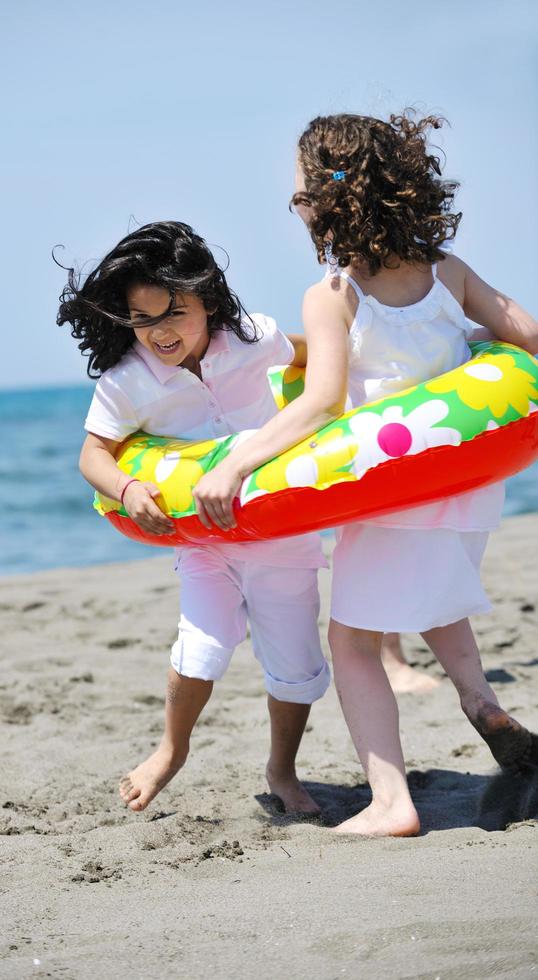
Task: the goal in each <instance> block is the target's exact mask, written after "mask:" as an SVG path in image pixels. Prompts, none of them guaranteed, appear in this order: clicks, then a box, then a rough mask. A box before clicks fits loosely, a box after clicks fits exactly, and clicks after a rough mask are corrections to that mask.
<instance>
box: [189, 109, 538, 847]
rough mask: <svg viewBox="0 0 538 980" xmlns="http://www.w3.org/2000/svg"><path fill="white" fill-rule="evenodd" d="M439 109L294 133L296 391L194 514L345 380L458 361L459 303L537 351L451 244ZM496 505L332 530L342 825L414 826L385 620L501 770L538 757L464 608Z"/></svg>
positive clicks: (386, 390)
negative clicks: (299, 282)
mask: <svg viewBox="0 0 538 980" xmlns="http://www.w3.org/2000/svg"><path fill="white" fill-rule="evenodd" d="M441 122H442V121H441V120H440V119H437V118H435V117H427V118H425V119H421V120H418V121H415V120H414V118H413V116H412V115H411V114H405V115H402V116H391V117H390V120H389V121H388V122H383V121H381V120H379V119H372V118H369V117H365V116H355V115H336V116H326V117H318V118H317V119H314V120H313V122H311V123H310V125H309V126H308V127H307V129H306V130H305V132H304V133H303V135H302V136H301V138H300V140H299V147H298V161H297V178H296V193H295V194H294V196H293V198H292V203H293V205H294V206H295V208H296V209H297V211H298V212H299V214H300V216H301V217H302V218H303V220H304V221H305V223H306V225H307V227H308V230H309V232H310V235H311V238H312V241H313V243H314V245H315V248H316V252H317V255H318V259H319V260H320V261H322V262H323V261H325V262H326V263H327V266H328V275H327V276H326V277H325V279H324V280H323V281H322V282H320V283H318V284H317V285H315V286H313V287H311V288H310V289H309V290H308V291H307V293H306V296H305V300H304V306H303V314H304V326H305V334H306V338H307V342H308V367H307V375H306V387H305V392H304V395H303V396H302V397H300V398H298V399H297V400H296V401H295V402H293V403H292V404H291V405H289V406H288V407H286V408H285V409H284V410H283V411H282V412H281V413H280V414H279V415H278V416H277V417H276V418H274V419H273V420H272V421H270V422H269V423H268V424H267V425H266V426H265V427H264V428H263V429H262V430H261V431H260V432H259V433H257V434H256V435H255V436H253V437H252V438H251V439H249V440H247V441H245V442H244V443H243V444H242V445H241V446H238V447H237V448H236V449H235V450H234V451H233V452H232V454H231V455H230V456H229V457H228V458H227V460H226V461H225V462H224V463H222V464H221V465H220V466H219V467H217V468H216V469H215V470H214V471H213V472H212V473H210V474H208V475H207V476H205V477H203V478H202V480H201V481H200V483H199V484H198V486H197V487H196V490H195V495H196V498H197V501H198V508H199V513H200V515H201V517H202V519H203V520H206V521H210V520H212V521H214V522H215V523H217V524H219V525H220V526H224V527H230V526H233V512H232V510H231V506H230V502H231V499H232V498H233V495H234V493H235V489H236V487H237V485H238V483H239V482H240V481H241V479H243V478H244V477H245V476H246V475H247V474H248V473H250V472H251V470H253V469H255V468H256V467H257V466H259V465H260V464H261V463H263V462H265V460H267V459H270V458H272V457H274V456H275V455H277V454H278V453H280V452H282V451H283V450H285V449H287V448H288V447H289V446H290V445H294V444H295V443H297V442H299V441H300V440H301V439H303V438H305V437H306V436H307V435H309V434H310V433H311V432H313V431H315V430H316V429H318V428H319V427H320V426H321V425H323V424H324V422H325V421H327V420H329V419H333V418H334V417H336V416H337V415H338V414H340V413H341V411H342V410H343V408H344V402H345V398H346V393H347V392H349V395H350V397H351V400H352V403H353V406H354V407H356V406H359V405H361V404H363V403H364V402H370V401H374V400H375V399H378V398H382V397H384V396H386V395H387V394H390V393H393V392H394V393H396V392H399V391H401V390H404V389H406V388H410V387H411V386H413V385H415V384H418V383H420V382H424V381H428V380H430V379H432V378H434V377H435V376H436V375H439V374H443V373H444V372H448V371H450V370H451V369H452V368H455V367H458V366H459V365H461V364H463V363H465V362H466V361H467V360H468V359H469V357H470V349H469V347H468V344H467V340H468V338H469V336H470V333H471V331H472V327H471V325H470V324H468V322H467V320H466V316H468V317H470V318H471V319H473V320H474V321H476V322H477V323H479V324H483V325H484V326H486V327H487V328H489V330H490V331H491V332H492V333H493V334H494V335H495V336H496V337H498V338H499V339H501V340H505V341H509V342H512V343H515V344H518V345H519V346H521V347H525V348H526V349H527V350H529V351H531V352H532V351H533V350H534V351H536V350H537V349H538V325H537V324H536V323H535V322H534V321H533V320H532V318H531V317H530V316H529V315H528V314H527V313H525V311H524V310H523V309H521V307H520V306H518V305H517V303H515V302H514V301H513V300H511V299H508V298H507V297H506V296H503V294H502V293H499V292H498V291H497V290H495V289H493V288H492V287H490V286H488V285H487V284H486V283H485V282H483V281H482V280H481V279H479V277H478V276H477V275H476V273H474V272H473V271H472V270H471V269H470V268H469V267H468V266H467V265H465V263H464V262H462V261H461V260H460V259H458V258H456V257H455V256H453V255H448V254H447V252H446V243H447V242H450V241H451V239H452V238H453V237H454V235H455V233H456V229H457V227H458V223H459V220H460V217H461V215H460V214H458V213H456V212H454V211H453V210H452V205H453V198H454V194H455V190H456V186H457V185H456V184H455V183H454V182H450V181H445V180H443V179H442V178H441V171H440V165H439V160H438V158H437V157H436V156H435V155H434V154H433V153H432V152H431V150H430V149H429V147H428V143H427V137H428V133H429V131H430V130H431V129H432V128H433V129H437V128H438V127H439V126H440V125H441ZM433 421H434V422H435V421H438V420H437V419H434V420H433ZM432 424H433V423H432ZM358 439H359V442H360V436H359V437H358ZM432 440H435V433H433V435H432ZM432 444H435V441H433V443H432ZM379 452H380V453H382V452H383V448H382V447H380V448H379ZM385 457H386V458H387V459H389V458H390V457H389V455H387V454H385ZM381 458H383V457H381ZM502 501H503V487H502V486H499V485H496V486H491V487H486V488H483V489H481V490H477V491H473V492H470V493H466V494H462V495H461V496H459V497H453V498H451V499H446V500H443V501H440V502H438V503H433V504H428V505H425V506H421V507H417V508H414V509H411V510H407V511H400V512H398V513H396V514H388V515H383V516H382V517H379V518H372V519H369V520H365V521H361V522H360V523H356V524H349V525H347V526H346V527H344V528H343V529H342V530H341V532H340V533H339V534H338V540H337V545H336V549H335V552H334V558H333V564H334V570H333V589H332V608H331V616H332V618H331V624H330V630H329V641H330V645H331V650H332V654H333V661H334V671H335V679H336V685H337V688H338V693H339V696H340V700H341V703H342V707H343V711H344V715H345V718H346V721H347V724H348V727H349V730H350V732H351V735H352V738H353V741H354V743H355V746H356V748H357V751H358V754H359V756H360V759H361V762H362V764H363V766H364V769H365V771H366V774H367V776H368V779H369V782H370V785H371V789H372V802H371V804H370V805H369V806H368V807H367V808H366V809H365V810H363V811H361V813H359V814H357V816H355V817H353V818H352V819H351V820H347V821H345V823H343V824H342V825H341V826H340V827H338V828H337V830H339V831H343V832H351V833H357V834H367V835H371V834H373V835H394V836H398V835H410V834H416V833H417V832H418V831H419V827H420V825H419V818H418V815H417V812H416V810H415V807H414V804H413V801H412V799H411V796H410V794H409V790H408V786H407V781H406V777H405V766H404V760H403V754H402V749H401V745H400V738H399V732H398V708H397V704H396V700H395V698H394V694H393V692H392V690H391V687H390V684H389V681H388V679H387V675H386V673H385V671H384V669H383V666H382V661H381V657H380V651H381V644H382V639H383V634H384V633H389V632H392V633H399V632H417V633H422V635H423V636H424V638H425V640H426V642H427V643H428V645H429V646H430V648H431V649H432V651H433V653H434V654H435V656H436V657H437V659H438V660H439V661H440V663H441V665H442V666H443V668H444V669H445V671H446V672H447V674H448V675H449V677H450V678H451V680H452V681H453V683H454V684H455V686H456V688H457V691H458V694H459V696H460V700H461V705H462V708H463V711H464V712H465V714H466V715H467V717H468V718H469V720H470V722H471V724H472V725H474V727H475V728H476V729H477V731H478V732H479V733H480V735H481V736H482V737H483V738H484V739H485V741H486V742H487V744H488V745H489V747H490V749H491V751H492V753H493V755H494V757H495V759H496V760H497V761H498V762H499V764H500V765H501V766H505V767H515V768H521V769H524V768H526V767H528V766H531V765H534V766H536V765H538V738H537V737H536V736H535V735H532V734H531V733H530V732H529V731H527V729H525V728H523V727H522V726H521V725H520V724H519V723H518V722H516V721H515V720H514V719H513V718H511V717H510V716H509V715H508V714H507V713H506V712H505V711H503V710H502V708H501V707H500V706H499V704H498V701H497V698H496V696H495V693H494V692H493V690H492V689H491V687H490V686H489V684H488V683H487V681H486V679H485V677H484V673H483V670H482V666H481V663H480V655H479V652H478V648H477V646H476V642H475V639H474V636H473V633H472V630H471V626H470V624H469V619H468V617H469V616H470V615H474V614H476V613H479V612H485V611H488V610H489V609H490V608H491V607H490V604H489V602H488V600H487V597H486V595H485V593H484V590H483V588H482V584H481V581H480V561H481V558H482V555H483V552H484V548H485V546H486V542H487V537H488V532H489V531H490V530H491V529H492V528H493V527H495V526H496V525H497V524H498V522H499V519H500V514H501V507H502ZM223 512H224V517H222V514H223Z"/></svg>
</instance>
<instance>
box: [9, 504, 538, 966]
mask: <svg viewBox="0 0 538 980" xmlns="http://www.w3.org/2000/svg"><path fill="white" fill-rule="evenodd" d="M537 531H538V515H534V516H526V517H522V518H513V519H511V520H508V521H506V522H505V524H504V526H503V528H502V530H501V531H500V532H499V533H498V534H497V535H495V536H494V537H493V539H492V541H491V543H490V546H489V550H488V554H487V558H486V563H485V565H486V567H485V579H486V582H487V585H488V587H489V590H490V593H491V595H492V597H493V598H494V600H495V613H494V614H493V615H492V616H490V617H482V618H480V619H478V620H477V621H476V629H477V632H478V635H479V638H480V641H481V645H482V650H483V654H484V664H485V668H486V669H487V671H488V676H489V677H490V679H491V680H492V681H493V683H494V686H495V688H496V690H497V692H498V693H499V694H500V696H501V699H502V702H503V703H504V705H505V706H506V707H507V708H508V709H509V710H511V711H513V712H514V713H516V714H517V716H518V717H519V718H520V719H521V720H523V721H524V722H526V723H527V724H528V725H529V726H531V727H534V729H538V687H537V680H538V653H537V646H536V640H537V624H538V556H537V550H536V542H537ZM328 582H329V579H328V574H326V573H323V581H322V588H323V594H324V603H323V613H322V625H321V628H322V631H323V632H325V627H326V622H327V593H328ZM1 585H2V596H1V624H2V626H1V642H2V646H3V654H2V664H3V674H2V679H1V686H0V706H1V708H2V714H3V725H2V729H1V730H2V745H3V753H2V755H3V766H2V775H1V790H0V832H1V835H2V836H1V837H0V849H1V850H0V856H1V862H2V864H1V867H2V877H1V884H0V895H1V909H2V913H1V925H0V933H1V943H0V957H1V958H0V977H2V978H4V977H6V978H10V980H11V978H29V977H35V978H40V977H55V978H63V980H70V978H77V980H78V978H83V980H86V978H88V980H89V978H90V977H91V978H93V977H95V976H101V977H106V978H108V977H114V978H139V977H140V978H161V977H174V978H176V977H177V978H180V977H181V978H188V980H198V978H204V980H205V978H207V977H212V978H213V977H214V978H234V980H235V978H239V980H242V978H245V980H246V978H249V980H250V978H256V980H269V978H271V980H274V978H277V980H280V978H293V980H295V978H297V980H302V978H311V977H316V978H321V980H333V978H334V980H337V978H341V977H353V978H362V977H366V978H374V980H377V978H379V980H384V978H387V980H388V978H391V980H394V978H404V977H413V978H431V980H434V978H437V977H438V978H440V980H456V978H457V980H461V978H464V980H473V978H477V980H486V978H490V977H507V978H508V977H510V978H512V980H513V978H528V977H533V976H537V977H538V958H537V957H536V951H537V940H536V933H537V928H536V926H537V915H536V910H537V896H538V875H537V863H538V862H537V855H538V849H537V841H538V835H537V821H536V819H532V818H533V817H536V816H537V815H538V788H537V785H536V782H535V783H534V784H532V783H530V782H529V781H526V780H521V779H519V780H517V779H514V778H508V779H507V778H506V777H499V776H498V775H496V774H495V773H496V770H495V767H494V765H493V764H492V760H491V757H490V756H489V754H488V751H487V749H486V747H485V746H484V745H483V744H482V743H481V741H480V739H479V738H478V736H477V735H476V733H475V732H474V731H473V730H472V729H471V727H470V726H469V725H468V723H467V722H466V720H465V719H464V717H463V715H462V714H461V712H460V710H459V706H458V702H457V698H456V695H455V693H454V690H453V688H452V687H451V685H450V683H449V682H448V681H447V680H446V679H445V680H444V681H443V683H442V684H441V686H440V687H439V688H437V689H436V690H435V691H434V692H433V693H429V694H427V695H422V696H420V697H417V696H412V695H406V696H402V697H401V698H400V704H401V718H402V731H403V738H404V747H405V754H406V758H407V762H408V769H409V778H410V784H411V787H412V792H413V796H414V798H415V801H416V804H417V807H418V809H419V811H420V815H421V818H422V822H423V833H422V835H421V836H420V837H419V838H416V839H411V840H365V839H356V840H349V839H342V838H339V837H336V836H334V835H332V834H331V833H330V831H329V830H328V829H327V828H326V827H324V826H320V825H318V826H316V825H313V824H304V823H299V822H296V821H294V820H293V819H290V818H285V817H283V816H282V815H280V814H279V813H278V811H277V810H276V809H275V806H274V801H273V800H272V798H270V797H268V796H267V795H266V787H265V784H264V779H263V767H264V763H265V756H266V751H267V742H268V723H267V714H266V709H265V700H264V691H263V685H262V681H261V676H260V672H259V669H258V666H257V664H256V662H255V661H254V659H253V657H252V654H251V651H250V647H249V644H248V642H247V643H245V644H243V646H242V647H241V648H240V649H238V650H237V652H236V655H235V658H234V661H233V664H232V667H231V669H230V671H229V673H228V675H227V676H226V678H225V680H224V681H223V682H222V683H221V684H219V685H218V687H217V688H216V690H215V693H214V696H213V699H212V701H211V702H210V704H209V706H208V708H207V709H206V711H205V714H204V715H203V716H202V719H201V722H200V724H199V726H198V728H197V729H196V731H195V734H194V737H193V744H192V756H191V758H190V760H189V762H188V765H187V767H186V769H185V770H184V771H183V772H182V773H180V774H179V776H177V777H176V779H175V780H174V781H173V783H172V784H171V785H170V786H169V787H168V788H167V789H165V790H164V791H163V793H162V794H161V796H160V797H158V799H157V800H156V801H155V802H154V803H153V805H152V806H151V807H150V808H149V809H148V810H147V811H146V812H145V813H144V814H142V815H135V814H133V813H131V812H130V811H128V810H125V809H124V808H123V806H121V805H120V802H119V799H118V796H117V792H116V783H117V780H118V777H119V776H120V775H121V774H122V773H123V772H124V771H125V769H126V768H129V767H131V766H132V765H133V764H135V763H137V762H138V761H140V760H141V759H142V758H143V757H144V756H145V755H146V754H147V752H148V750H149V749H150V747H151V746H152V745H155V744H156V742H157V739H158V737H159V734H160V731H161V715H162V700H163V688H164V678H165V672H166V667H167V657H168V654H167V648H168V647H169V645H170V642H171V641H172V640H173V638H174V634H175V625H174V624H175V622H176V620H177V590H176V581H175V576H174V574H173V572H172V570H171V562H170V557H169V555H168V554H165V555H164V556H159V557H156V558H155V559H149V560H148V561H143V562H135V563H132V564H129V565H106V566H99V567H94V568H88V569H74V570H65V569H63V570H55V571H51V572H47V573H41V574H36V575H28V576H20V577H16V578H11V579H4V580H3V581H2V582H1ZM406 645H407V652H408V654H409V656H410V657H411V658H412V659H413V660H415V661H417V662H420V664H421V665H422V666H423V667H425V668H426V669H427V670H429V671H432V672H433V673H435V674H437V673H439V668H438V667H437V665H436V664H435V663H432V660H431V657H430V656H429V654H428V653H427V652H426V650H425V649H424V647H423V645H422V644H421V643H420V638H417V637H414V636H411V637H408V638H406ZM299 762H300V772H301V775H302V776H303V778H304V779H305V781H306V782H307V785H308V786H309V788H310V790H311V792H312V793H313V794H314V795H315V796H316V797H317V799H318V800H319V802H320V803H321V804H322V805H323V807H324V811H325V816H326V820H327V823H329V824H330V823H334V822H336V821H337V820H340V819H342V818H343V817H345V816H348V815H350V814H351V813H352V812H354V810H356V809H357V807H359V806H360V805H363V804H364V802H365V801H366V800H367V799H368V790H367V788H366V787H365V786H364V780H363V777H362V774H361V772H360V770H359V767H358V763H357V761H356V758H355V754H354V751H353V749H352V746H351V744H350V741H349V737H348V735H347V732H346V729H345V727H344V723H343V721H342V718H341V715H340V711H339V708H338V705H337V701H336V698H335V695H334V691H333V690H331V691H330V692H329V694H328V695H327V696H326V698H325V699H324V700H323V701H322V702H321V703H318V704H317V705H315V707H314V710H313V712H312V724H311V726H310V727H309V731H308V734H307V735H306V736H305V739H304V742H303V746H302V749H301V752H300V756H299ZM480 825H482V826H480ZM484 828H489V829H484Z"/></svg>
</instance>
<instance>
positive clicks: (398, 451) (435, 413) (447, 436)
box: [349, 400, 461, 477]
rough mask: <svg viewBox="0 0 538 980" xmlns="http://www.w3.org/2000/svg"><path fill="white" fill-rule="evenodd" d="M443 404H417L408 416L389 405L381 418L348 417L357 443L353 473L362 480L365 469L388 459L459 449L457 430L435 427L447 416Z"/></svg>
mask: <svg viewBox="0 0 538 980" xmlns="http://www.w3.org/2000/svg"><path fill="white" fill-rule="evenodd" d="M448 411H449V409H448V406H447V405H446V404H445V402H443V401H439V400H432V401H429V402H424V403H423V404H422V405H418V406H417V407H416V408H414V409H413V410H412V411H411V412H409V414H408V415H404V414H403V407H402V406H401V405H390V406H389V407H388V408H386V409H385V410H384V411H383V413H382V414H381V415H377V414H376V413H374V412H359V413H357V414H356V415H352V416H351V417H350V418H349V426H350V428H351V430H352V432H353V435H354V436H355V438H356V440H357V442H358V446H359V448H358V452H357V455H356V456H355V459H354V461H353V471H354V473H355V474H356V476H357V477H361V476H363V475H364V473H366V471H367V470H369V469H371V468H372V467H373V466H378V465H379V463H385V462H386V461H387V460H388V459H398V458H399V457H400V456H413V455H415V454H416V453H421V452H423V451H424V450H425V449H431V448H432V447H433V446H459V444H460V442H461V433H460V432H458V431H457V429H452V428H449V427H447V426H442V427H441V426H438V423H439V422H442V420H443V419H444V418H446V416H447V415H448Z"/></svg>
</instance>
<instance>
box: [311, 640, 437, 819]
mask: <svg viewBox="0 0 538 980" xmlns="http://www.w3.org/2000/svg"><path fill="white" fill-rule="evenodd" d="M382 637H383V634H382V633H376V632H373V631H370V630H360V629H354V628H352V627H350V626H345V625H343V624H342V623H338V622H336V621H335V620H331V623H330V626H329V643H330V647H331V650H332V655H333V665H334V677H335V682H336V689H337V692H338V697H339V699H340V704H341V705H342V710H343V712H344V717H345V719H346V722H347V726H348V728H349V731H350V734H351V737H352V739H353V742H354V745H355V748H356V750H357V753H358V756H359V758H360V760H361V763H362V765H363V768H364V771H365V773H366V776H367V778H368V781H369V783H370V787H371V790H372V802H371V803H370V805H369V806H367V807H366V808H365V809H364V810H361V811H360V813H358V814H357V815H356V816H355V817H351V819H350V820H345V821H344V822H343V823H341V824H340V825H339V826H338V827H336V831H337V832H338V833H353V834H362V835H365V836H378V837H379V836H382V837H390V836H395V837H400V836H401V837H404V836H411V835H413V834H417V833H418V832H419V830H420V823H419V818H418V814H417V811H416V810H415V807H414V805H413V801H412V799H411V796H410V793H409V788H408V785H407V779H406V776H405V764H404V759H403V753H402V747H401V743H400V733H399V725H398V722H399V715H398V705H397V703H396V698H395V697H394V693H393V691H392V688H391V686H390V683H389V680H388V677H387V675H386V673H385V670H384V668H383V664H382V663H381V641H382Z"/></svg>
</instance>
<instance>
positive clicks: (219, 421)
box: [215, 415, 222, 425]
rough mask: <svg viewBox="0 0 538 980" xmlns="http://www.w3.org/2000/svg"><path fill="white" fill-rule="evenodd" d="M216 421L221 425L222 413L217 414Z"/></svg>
mask: <svg viewBox="0 0 538 980" xmlns="http://www.w3.org/2000/svg"><path fill="white" fill-rule="evenodd" d="M215 422H218V423H219V425H220V423H221V422H222V419H221V417H220V415H217V416H216V418H215Z"/></svg>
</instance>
